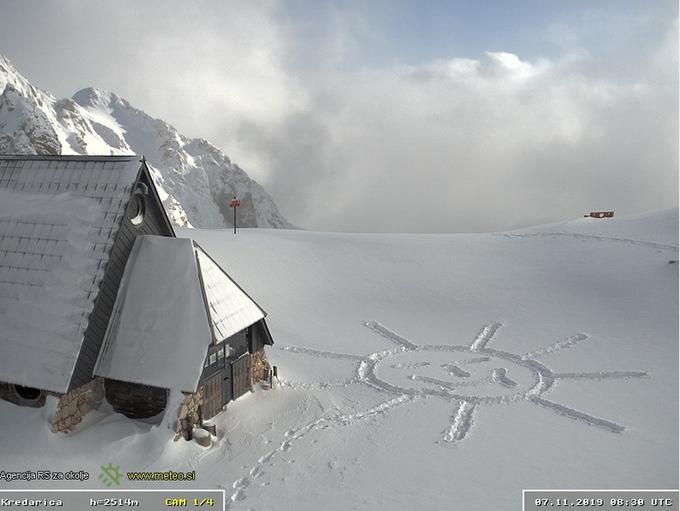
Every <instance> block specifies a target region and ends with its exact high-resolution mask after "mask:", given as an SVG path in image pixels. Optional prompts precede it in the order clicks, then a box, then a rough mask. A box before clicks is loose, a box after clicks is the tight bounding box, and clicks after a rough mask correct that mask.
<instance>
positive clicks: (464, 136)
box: [0, 0, 678, 232]
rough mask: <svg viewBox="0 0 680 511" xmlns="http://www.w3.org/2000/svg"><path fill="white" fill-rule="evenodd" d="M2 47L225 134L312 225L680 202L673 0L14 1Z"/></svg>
mask: <svg viewBox="0 0 680 511" xmlns="http://www.w3.org/2000/svg"><path fill="white" fill-rule="evenodd" d="M0 7H1V11H0V12H1V15H0V52H2V53H3V54H5V55H6V56H7V57H8V58H9V59H10V60H11V61H12V62H13V63H14V64H15V66H16V67H17V68H18V69H19V70H20V71H21V72H23V73H24V74H25V75H26V76H27V77H28V78H29V79H30V80H31V81H32V82H33V83H34V84H35V85H37V86H39V87H41V88H43V89H48V90H49V91H50V92H52V93H53V94H54V95H55V96H57V97H65V96H71V95H72V94H73V93H74V92H76V91H77V90H79V89H81V88H84V87H86V86H96V87H100V88H103V89H107V90H111V91H114V92H116V93H117V94H119V95H121V96H123V97H125V98H126V99H128V100H129V101H130V102H131V103H132V104H133V105H135V106H137V107H139V108H141V109H143V110H145V111H147V112H148V113H149V114H151V115H153V116H155V117H160V118H162V119H164V120H166V121H168V122H170V123H171V124H173V125H175V126H176V127H177V128H178V129H179V130H180V132H182V133H183V134H185V135H187V136H190V137H204V138H207V139H208V140H210V141H211V142H213V143H214V144H215V145H217V146H218V147H220V148H222V149H223V150H224V151H225V152H226V153H227V154H228V155H229V156H230V157H231V158H232V159H233V160H234V161H235V162H237V163H238V164H239V165H240V166H241V167H243V168H244V169H245V170H246V171H247V172H248V173H249V174H250V175H251V177H253V178H254V179H256V180H258V181H259V182H260V183H261V184H263V185H264V186H265V188H266V189H267V190H268V191H269V192H270V193H271V194H272V196H273V197H274V199H275V201H276V202H277V204H278V205H279V208H280V209H281V212H282V213H283V214H284V215H285V216H286V217H287V218H288V219H289V220H290V221H292V222H293V223H295V224H297V225H300V226H302V227H305V228H308V229H317V230H331V231H335V230H340V231H409V232H459V231H490V230H501V229H507V228H512V227H517V226H521V225H530V224H536V223H543V222H549V221H561V220H566V219H571V218H575V217H578V216H580V215H582V214H583V213H584V212H587V211H590V210H593V209H595V210H599V209H614V210H616V211H617V214H621V213H635V212H641V211H646V210H653V209H662V208H669V207H677V204H678V4H677V2H676V1H674V0H669V1H649V2H647V1H631V2H627V1H623V0H612V1H609V2H601V1H594V0H593V1H590V0H589V1H576V0H572V1H559V2H558V1H555V2H545V1H542V0H535V1H528V0H527V1H517V2H507V1H499V2H492V1H484V2H481V1H475V0H469V1H454V0H448V1H435V0H430V1H416V0H412V1H398V0H390V1H381V0H373V1H370V2H366V1H348V2H323V1H316V0H307V1H297V0H295V1H288V2H285V1H281V2H279V1H273V0H272V1H258V2H251V1H241V2H230V1H223V0H213V1H191V2H187V1H179V0H176V1H139V0H134V1H120V0H118V1H106V2H104V1H101V2H100V1H93V0H59V1H57V0H54V1H31V2H17V1H10V0H0Z"/></svg>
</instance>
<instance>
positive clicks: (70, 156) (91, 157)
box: [0, 154, 141, 161]
mask: <svg viewBox="0 0 680 511" xmlns="http://www.w3.org/2000/svg"><path fill="white" fill-rule="evenodd" d="M112 159H115V160H121V161H129V160H133V159H137V160H139V161H141V157H140V156H138V155H136V154H112V155H105V154H101V155H85V154H2V155H0V160H70V161H107V160H112Z"/></svg>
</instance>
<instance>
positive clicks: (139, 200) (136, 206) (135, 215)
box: [125, 191, 146, 226]
mask: <svg viewBox="0 0 680 511" xmlns="http://www.w3.org/2000/svg"><path fill="white" fill-rule="evenodd" d="M145 213H146V201H145V199H144V195H143V194H142V193H141V192H140V191H135V193H134V194H133V195H132V197H131V198H130V202H128V205H127V209H126V210H125V216H126V217H127V218H128V220H130V222H132V225H135V226H137V225H141V224H142V222H143V221H144V214H145Z"/></svg>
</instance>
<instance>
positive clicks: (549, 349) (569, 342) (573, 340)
mask: <svg viewBox="0 0 680 511" xmlns="http://www.w3.org/2000/svg"><path fill="white" fill-rule="evenodd" d="M587 339H588V336H587V335H586V334H575V335H571V336H569V337H567V338H566V339H563V340H561V341H557V342H556V343H554V344H551V345H550V346H546V347H545V348H540V349H538V350H536V351H530V352H529V353H525V354H524V355H522V357H521V358H522V360H527V359H531V358H540V357H542V356H543V355H549V354H550V353H555V352H556V351H560V350H562V349H565V348H571V347H572V346H576V345H577V344H578V343H580V342H583V341H585V340H587Z"/></svg>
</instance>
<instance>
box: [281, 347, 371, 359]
mask: <svg viewBox="0 0 680 511" xmlns="http://www.w3.org/2000/svg"><path fill="white" fill-rule="evenodd" d="M275 347H276V346H275ZM278 349H280V350H282V351H290V352H291V353H297V354H302V355H311V356H313V357H319V358H329V359H344V360H363V359H364V358H365V357H362V356H361V355H352V354H349V353H335V352H333V351H323V350H315V349H313V348H303V347H301V346H279V347H278Z"/></svg>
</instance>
